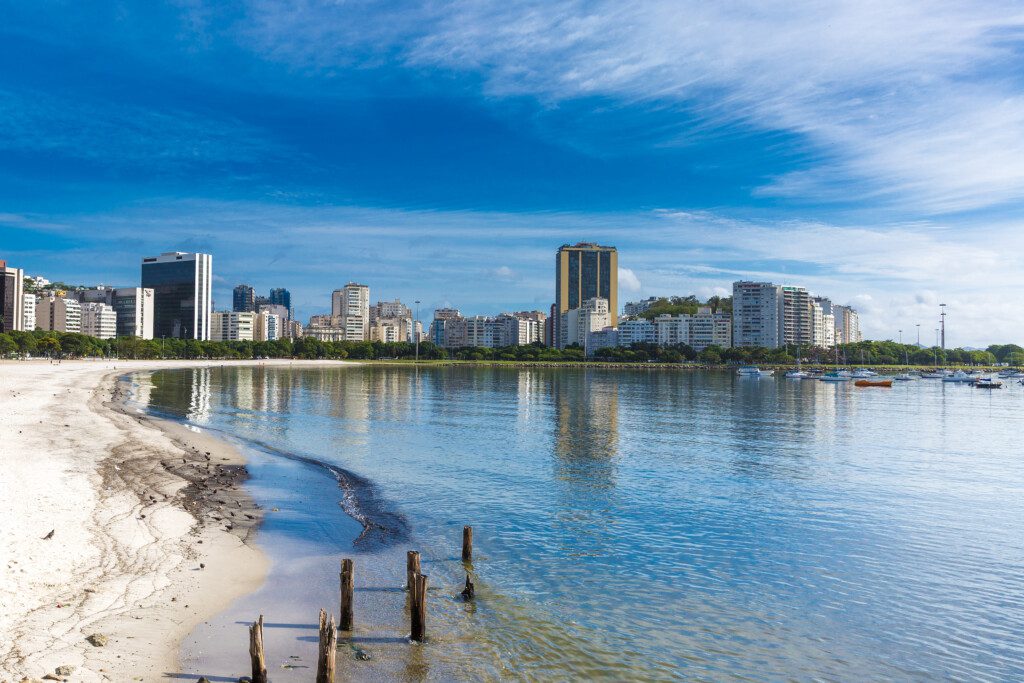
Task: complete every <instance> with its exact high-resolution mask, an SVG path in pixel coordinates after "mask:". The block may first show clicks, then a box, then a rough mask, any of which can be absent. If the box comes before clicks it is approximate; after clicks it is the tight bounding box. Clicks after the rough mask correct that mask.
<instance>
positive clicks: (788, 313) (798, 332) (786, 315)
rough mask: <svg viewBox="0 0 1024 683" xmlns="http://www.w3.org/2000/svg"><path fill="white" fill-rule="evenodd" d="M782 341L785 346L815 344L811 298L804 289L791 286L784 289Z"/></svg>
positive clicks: (784, 286)
mask: <svg viewBox="0 0 1024 683" xmlns="http://www.w3.org/2000/svg"><path fill="white" fill-rule="evenodd" d="M780 341H781V342H782V344H783V345H790V344H813V343H814V320H813V311H812V310H811V297H810V296H809V295H808V294H807V290H806V289H805V288H803V287H793V286H789V285H783V287H782V338H781V340H780Z"/></svg>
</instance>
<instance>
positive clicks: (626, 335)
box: [617, 318, 658, 348]
mask: <svg viewBox="0 0 1024 683" xmlns="http://www.w3.org/2000/svg"><path fill="white" fill-rule="evenodd" d="M617 342H618V345H619V346H625V347H627V348H628V347H630V346H632V345H633V344H640V343H642V344H657V343H658V329H657V328H656V327H655V326H654V323H653V322H651V321H650V320H646V319H644V318H640V319H639V320H620V321H619V336H618V340H617Z"/></svg>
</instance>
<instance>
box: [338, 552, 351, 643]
mask: <svg viewBox="0 0 1024 683" xmlns="http://www.w3.org/2000/svg"><path fill="white" fill-rule="evenodd" d="M354 597H355V571H354V567H353V564H352V560H350V559H348V558H346V559H344V560H342V561H341V612H340V614H339V617H338V629H339V630H341V631H351V630H352V626H353V622H354V619H353V609H352V601H353V599H354Z"/></svg>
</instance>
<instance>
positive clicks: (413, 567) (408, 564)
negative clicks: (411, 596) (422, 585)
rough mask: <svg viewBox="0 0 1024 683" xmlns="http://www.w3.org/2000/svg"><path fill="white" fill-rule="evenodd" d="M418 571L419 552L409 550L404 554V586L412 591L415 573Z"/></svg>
mask: <svg viewBox="0 0 1024 683" xmlns="http://www.w3.org/2000/svg"><path fill="white" fill-rule="evenodd" d="M419 573H420V554H419V553H418V552H417V551H415V550H410V551H409V552H407V553H406V554H405V588H406V590H408V591H409V592H412V588H413V583H414V582H415V578H416V575H417V574H419Z"/></svg>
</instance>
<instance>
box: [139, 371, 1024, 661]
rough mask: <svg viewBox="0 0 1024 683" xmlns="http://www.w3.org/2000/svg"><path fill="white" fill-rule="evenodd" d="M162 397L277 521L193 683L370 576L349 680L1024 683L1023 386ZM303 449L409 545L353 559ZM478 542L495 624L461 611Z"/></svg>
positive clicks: (480, 575) (318, 374)
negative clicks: (406, 581) (262, 632)
mask: <svg viewBox="0 0 1024 683" xmlns="http://www.w3.org/2000/svg"><path fill="white" fill-rule="evenodd" d="M139 396H140V400H141V401H142V402H143V403H145V404H147V405H149V406H150V407H151V408H152V409H154V410H159V411H161V412H164V413H167V414H172V415H176V416H178V417H180V418H182V419H186V420H188V421H190V422H192V423H194V424H197V425H201V426H205V427H209V428H212V429H216V430H220V431H223V432H225V433H227V434H230V435H233V436H234V437H237V438H239V439H242V440H244V441H245V443H247V444H249V447H250V453H251V457H252V462H253V466H252V470H253V480H252V482H251V488H252V490H253V491H254V495H255V496H256V497H257V500H259V501H261V502H262V503H264V505H265V506H267V507H268V508H269V506H271V505H276V506H278V507H279V509H280V511H281V512H280V513H279V516H277V517H275V515H274V514H268V518H267V523H266V525H265V526H264V528H263V530H262V531H261V534H260V542H261V543H262V544H263V545H264V547H266V548H267V549H268V552H270V554H271V557H272V559H273V560H274V570H272V573H271V578H270V580H269V581H268V585H267V586H266V587H265V588H264V589H263V590H262V591H261V593H260V594H257V595H256V596H250V597H249V598H246V599H244V600H243V601H241V604H240V606H239V607H238V608H237V609H236V610H235V611H234V612H232V613H230V614H229V615H226V616H225V617H224V618H223V619H221V620H220V621H219V622H215V623H212V624H210V625H207V626H205V627H203V628H201V629H199V630H198V631H197V633H196V634H194V637H193V639H192V640H191V641H190V643H189V644H187V647H186V658H185V659H186V662H187V663H189V664H190V666H193V667H195V668H194V670H195V671H199V670H200V669H201V668H202V667H211V666H212V667H216V666H222V667H223V666H228V665H227V664H225V662H224V661H223V660H222V659H221V660H218V656H219V655H210V654H202V653H200V651H201V650H203V642H204V639H206V638H208V637H211V632H212V631H213V630H218V629H219V630H230V629H232V628H234V629H242V630H243V635H242V636H237V637H238V638H240V639H241V641H243V643H244V640H245V637H244V627H243V626H241V625H239V624H238V623H236V622H240V621H242V619H241V615H252V614H253V613H254V610H256V611H264V610H263V606H264V605H265V604H267V602H268V601H273V600H274V599H275V598H276V599H277V600H278V602H281V594H282V593H287V594H288V595H289V597H288V599H287V600H285V601H284V602H285V603H286V605H287V609H288V610H292V612H289V615H288V616H289V617H291V616H294V619H291V620H289V619H286V620H285V621H286V622H290V621H294V620H295V619H298V621H299V622H300V623H299V624H293V625H294V626H309V623H308V622H311V621H313V620H314V617H315V614H316V607H318V606H319V605H320V604H324V605H326V606H330V605H331V604H334V602H332V601H335V602H336V598H334V597H333V595H335V594H336V590H337V588H336V586H337V558H339V557H341V556H352V557H355V558H356V561H357V586H358V587H360V591H357V601H360V602H358V605H357V606H358V607H361V608H362V609H361V611H358V612H357V621H359V622H360V623H361V628H360V631H357V633H356V638H355V642H356V644H357V647H361V648H366V650H367V651H369V652H372V654H373V657H374V658H373V660H372V661H370V662H367V663H361V662H358V661H357V660H355V658H349V657H344V656H343V657H341V658H340V660H339V667H340V668H342V669H343V670H346V669H345V667H349V668H348V669H347V670H348V671H349V674H350V675H353V676H356V677H360V676H366V677H370V676H371V675H377V676H378V677H380V678H403V679H407V680H420V679H437V680H441V679H447V678H453V677H458V678H478V679H497V678H521V679H532V680H566V679H578V678H605V679H615V680H628V679H634V680H670V679H677V678H687V679H690V678H695V679H715V680H719V679H746V680H758V681H761V680H764V681H769V680H771V681H774V680H781V679H790V680H810V679H816V680H852V679H856V680H867V679H876V680H878V679H898V680H924V679H929V680H930V679H935V678H941V679H961V680H966V679H971V680H992V681H996V680H1000V681H1003V680H1005V681H1009V680H1020V679H1021V678H1022V677H1024V572H1022V570H1024V532H1022V529H1024V453H1022V450H1021V448H1020V446H1019V442H1020V435H1021V426H1022V420H1021V418H1020V416H1021V414H1022V412H1021V411H1022V410H1024V387H1020V386H1018V385H1012V386H1009V387H1007V388H1006V389H1004V390H1001V391H996V392H990V391H983V390H979V389H974V388H972V387H969V386H963V385H955V384H948V383H942V382H937V381H928V380H922V381H918V382H912V383H903V384H900V385H898V386H896V387H895V388H893V389H891V390H883V389H858V388H855V387H853V386H852V385H851V383H843V384H828V383H822V382H812V381H802V382H801V381H794V380H783V379H761V380H756V379H743V378H739V377H736V376H734V375H732V374H731V373H725V372H685V371H664V370H661V371H659V370H610V369H512V368H483V369H481V368H465V367H448V368H431V369H424V368H421V369H415V368H399V367H396V368H389V367H356V366H351V367H329V368H328V367H325V368H316V369H308V368H307V369H299V368H290V367H275V368H271V367H267V368H253V367H235V368H232V367H226V368H222V369H202V370H184V371H182V370H168V371H160V372H157V373H155V374H154V375H153V376H152V379H151V383H150V381H149V380H142V388H141V389H140V392H139ZM259 444H262V446H259ZM281 452H283V453H287V454H297V455H301V456H307V457H311V458H315V459H318V460H320V461H323V462H325V463H330V464H333V465H336V466H338V467H340V468H343V469H344V470H346V471H349V472H352V473H354V474H355V475H359V476H361V477H365V478H366V479H367V480H368V482H369V483H365V485H366V486H369V487H370V488H368V489H359V488H358V487H357V489H356V490H355V491H354V493H353V497H354V500H353V501H350V502H352V503H353V504H355V505H360V504H362V503H365V504H366V509H367V510H368V511H369V514H371V515H373V514H380V515H385V516H384V517H382V519H384V521H385V523H387V522H388V520H391V522H394V523H395V524H396V525H398V526H402V524H404V525H405V526H404V528H402V529H398V530H397V531H396V536H395V537H394V538H391V539H390V540H389V539H388V538H383V539H378V540H377V541H374V542H370V543H362V544H357V545H356V546H353V543H352V541H353V538H355V537H356V536H358V535H359V531H360V527H359V525H358V524H355V523H354V522H353V520H352V519H351V518H350V517H348V516H347V515H345V514H344V513H343V512H342V511H341V508H340V507H338V505H337V503H338V501H340V500H341V499H342V494H343V491H342V490H341V489H339V488H338V486H337V483H336V482H335V480H334V478H333V475H331V473H330V472H327V471H325V470H322V469H319V468H316V467H312V466H309V465H307V464H304V463H297V462H294V461H291V460H288V459H287V458H285V457H283V456H282V454H281ZM350 511H352V509H351V508H350ZM388 515H390V517H388ZM463 524H472V525H473V526H474V529H475V537H476V557H475V558H474V559H475V565H474V567H473V570H474V574H475V576H476V577H477V582H478V588H479V589H480V597H479V599H478V600H477V602H476V604H472V605H465V604H463V603H461V602H460V601H458V600H456V599H454V597H453V596H454V595H455V594H456V593H457V592H458V589H459V583H460V581H461V579H462V578H463V574H462V573H461V572H462V567H461V564H460V563H459V562H458V559H457V557H456V556H457V553H458V544H459V540H460V538H461V528H462V525H463ZM412 547H415V548H418V549H420V550H421V551H422V552H423V554H424V571H425V572H426V573H428V574H430V575H431V583H432V585H434V586H436V587H437V589H438V590H437V595H436V597H435V596H432V602H431V620H432V621H431V641H430V643H428V645H427V646H426V647H423V648H416V647H410V646H408V645H407V644H405V642H404V640H403V636H404V634H405V633H407V632H408V628H407V622H406V621H405V619H406V617H405V616H404V615H403V612H402V610H403V602H402V601H403V600H404V594H403V593H401V591H400V590H397V587H398V586H400V585H401V583H402V579H403V576H402V575H403V570H404V551H405V550H406V549H407V548H412ZM361 580H362V582H363V583H362V584H361V583H360V581H361ZM297 584H298V585H297ZM331 591H334V593H332V592H331ZM362 591H365V592H362ZM325 596H326V597H325ZM281 609H284V607H282V608H281ZM335 611H336V609H335ZM301 615H308V616H306V617H305V618H302V617H301ZM246 618H249V619H251V616H246ZM275 618H276V617H273V616H271V617H270V618H268V620H269V621H274V619H275ZM311 633H312V635H313V636H315V631H312V632H311ZM273 637H276V638H278V640H277V646H278V647H279V648H282V647H291V648H296V647H300V646H301V647H304V648H306V649H305V650H303V651H302V652H301V653H300V654H301V656H302V657H306V658H308V656H309V652H310V650H311V648H312V647H313V645H314V644H313V643H312V642H311V640H312V638H311V637H310V631H308V630H307V631H302V630H301V629H300V630H298V631H294V632H292V631H288V629H284V630H282V631H281V632H280V633H276V634H275V636H273ZM303 638H305V639H303ZM360 638H362V640H360ZM269 647H270V643H269V642H268V648H269ZM238 649H239V652H238V654H239V655H241V657H239V658H238V661H239V662H240V664H237V665H236V664H235V662H234V660H232V662H231V663H230V666H235V667H236V668H235V669H232V672H233V673H234V674H235V675H237V674H238V673H241V672H244V662H245V661H246V658H245V652H244V644H243V645H242V646H240V647H239V648H238ZM278 659H280V657H278ZM350 660H351V661H350ZM295 661H298V660H295ZM303 661H306V660H303ZM359 667H363V668H359ZM205 670H209V669H208V668H207V669H205ZM274 673H275V672H273V671H272V676H273V675H274ZM285 674H286V672H282V674H281V675H285ZM309 675H310V674H309V672H308V671H305V672H301V671H300V673H297V674H295V676H296V677H295V679H294V680H302V679H303V678H308V677H309ZM275 680H285V679H282V678H281V677H280V676H277V677H275Z"/></svg>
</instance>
